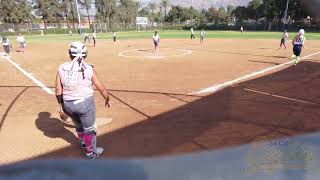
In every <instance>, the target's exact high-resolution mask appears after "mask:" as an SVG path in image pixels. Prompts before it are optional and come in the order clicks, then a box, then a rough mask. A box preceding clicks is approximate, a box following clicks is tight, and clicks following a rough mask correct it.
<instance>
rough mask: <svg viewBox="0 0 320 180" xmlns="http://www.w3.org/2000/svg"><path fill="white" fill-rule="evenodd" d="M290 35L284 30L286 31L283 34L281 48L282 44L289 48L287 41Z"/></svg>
mask: <svg viewBox="0 0 320 180" xmlns="http://www.w3.org/2000/svg"><path fill="white" fill-rule="evenodd" d="M288 37H289V34H288V33H287V30H284V32H283V34H282V38H281V42H280V47H279V49H281V47H282V46H284V49H287V46H286V42H287V39H288Z"/></svg>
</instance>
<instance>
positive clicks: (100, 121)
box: [96, 118, 112, 126]
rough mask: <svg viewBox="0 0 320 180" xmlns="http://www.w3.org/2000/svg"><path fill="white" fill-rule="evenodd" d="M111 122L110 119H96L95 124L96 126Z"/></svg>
mask: <svg viewBox="0 0 320 180" xmlns="http://www.w3.org/2000/svg"><path fill="white" fill-rule="evenodd" d="M111 122H112V118H97V119H96V124H97V126H102V125H106V124H109V123H111Z"/></svg>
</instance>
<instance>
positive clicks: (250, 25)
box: [0, 22, 320, 35]
mask: <svg viewBox="0 0 320 180" xmlns="http://www.w3.org/2000/svg"><path fill="white" fill-rule="evenodd" d="M241 26H243V27H244V29H245V30H246V31H265V30H272V31H281V30H283V28H284V25H283V24H282V23H281V22H275V23H267V22H242V23H219V24H214V23H206V24H204V23H198V22H195V23H192V24H186V23H179V22H156V23H151V24H148V25H144V26H142V25H137V24H135V23H118V22H117V23H115V22H110V23H93V24H91V25H90V26H89V25H88V24H81V25H80V27H79V25H78V24H77V23H74V24H71V23H68V24H67V23H59V24H58V23H47V24H43V23H24V24H0V31H1V33H2V34H6V35H15V34H16V33H18V32H23V33H24V34H25V35H46V34H70V33H73V34H74V33H81V32H92V31H93V30H96V31H97V32H104V33H105V32H113V31H116V32H119V31H154V30H190V28H191V27H193V28H194V29H205V30H239V29H240V27H241ZM299 28H305V29H306V30H307V31H309V32H310V31H320V25H319V24H312V23H308V22H307V23H306V22H295V23H290V24H288V25H287V29H288V30H289V31H296V30H298V29H299Z"/></svg>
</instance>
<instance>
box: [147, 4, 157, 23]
mask: <svg viewBox="0 0 320 180" xmlns="http://www.w3.org/2000/svg"><path fill="white" fill-rule="evenodd" d="M157 6H158V5H157V4H156V3H153V2H149V3H148V5H147V7H148V9H149V11H150V14H149V16H150V19H151V20H152V21H154V19H155V16H156V14H155V11H156V9H157Z"/></svg>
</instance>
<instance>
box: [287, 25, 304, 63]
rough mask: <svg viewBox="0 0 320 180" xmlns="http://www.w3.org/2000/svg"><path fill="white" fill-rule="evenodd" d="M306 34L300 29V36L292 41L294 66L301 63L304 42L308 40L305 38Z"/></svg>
mask: <svg viewBox="0 0 320 180" xmlns="http://www.w3.org/2000/svg"><path fill="white" fill-rule="evenodd" d="M304 33H305V31H304V29H300V30H299V32H298V34H297V35H296V36H295V37H294V39H293V40H292V45H293V55H292V56H291V59H292V60H293V59H295V64H294V65H297V64H298V63H299V62H300V54H301V50H302V48H303V47H304V42H305V40H306V38H305V37H304Z"/></svg>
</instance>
